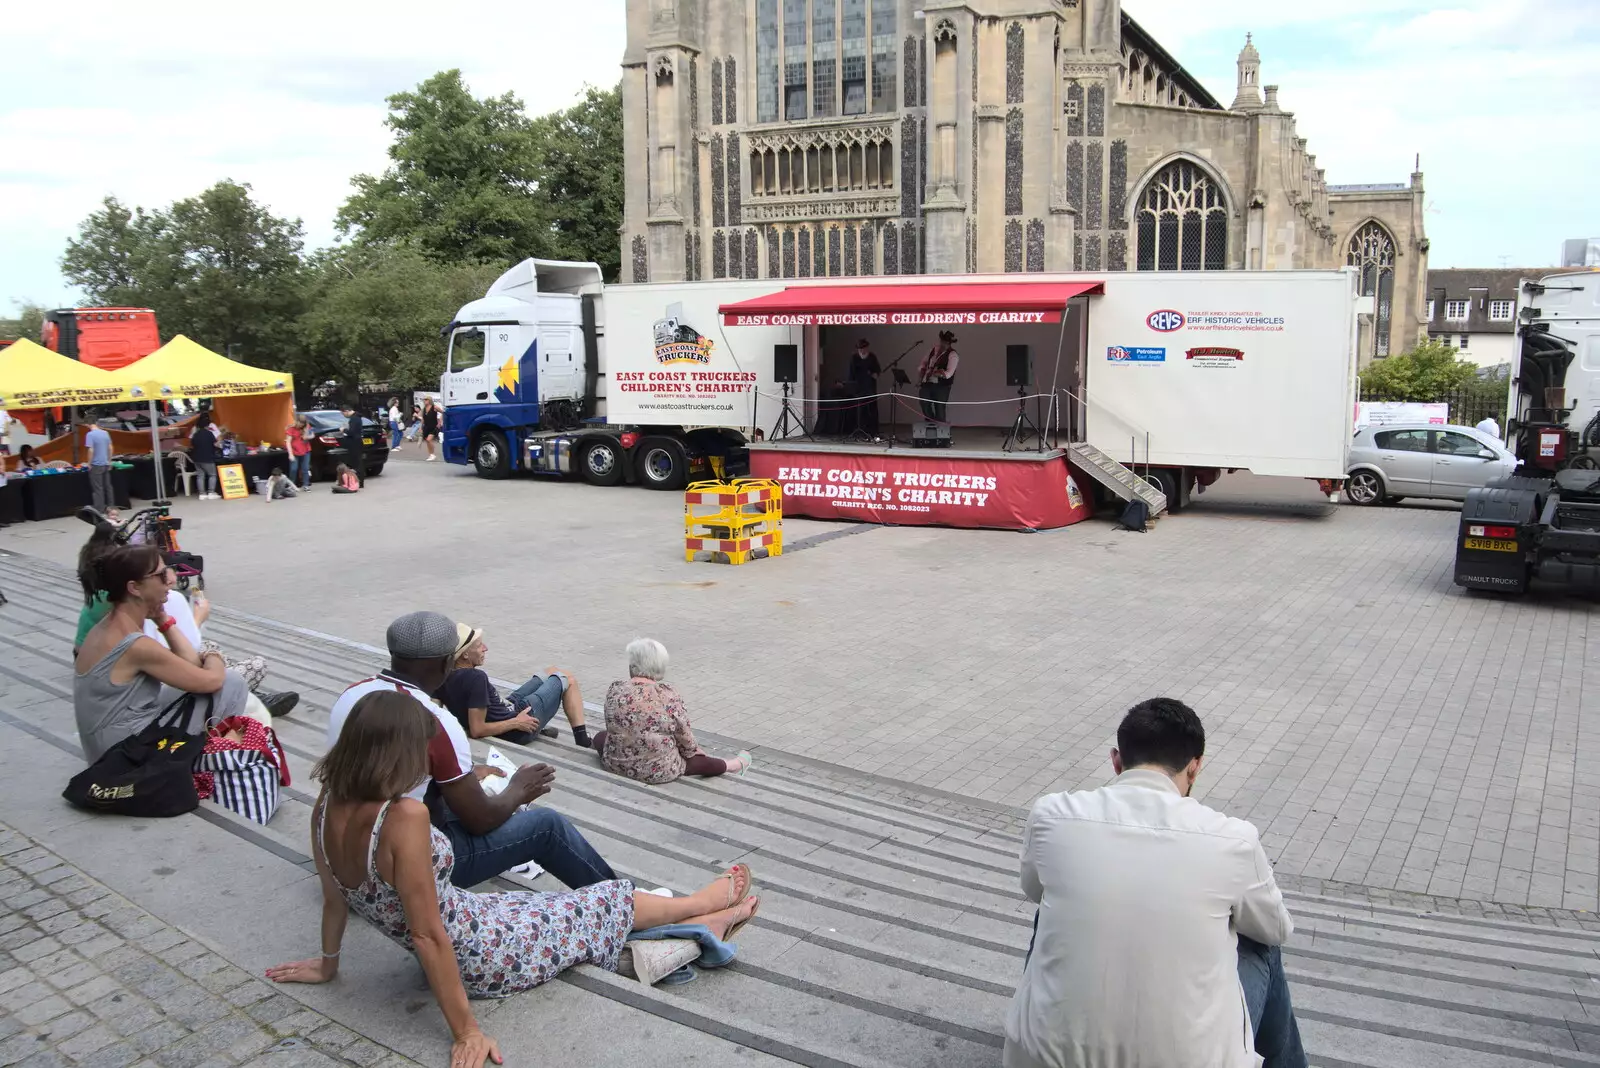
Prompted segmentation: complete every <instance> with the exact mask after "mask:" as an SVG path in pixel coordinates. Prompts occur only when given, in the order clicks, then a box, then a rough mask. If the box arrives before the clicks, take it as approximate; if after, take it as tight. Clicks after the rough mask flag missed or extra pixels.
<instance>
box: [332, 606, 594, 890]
mask: <svg viewBox="0 0 1600 1068" xmlns="http://www.w3.org/2000/svg"><path fill="white" fill-rule="evenodd" d="M386 637H387V644H388V646H389V667H388V668H387V669H385V670H384V671H380V672H379V673H378V674H377V675H375V676H373V677H372V678H368V679H362V680H361V681H360V682H358V683H356V684H355V685H354V686H351V687H350V688H349V689H348V690H346V691H345V692H344V693H343V694H342V695H341V696H340V697H339V700H337V701H335V702H334V705H333V709H332V711H330V712H329V714H328V745H329V746H330V747H331V746H332V745H333V743H334V742H335V741H337V740H338V738H339V732H340V731H341V730H343V729H344V721H345V720H346V719H347V718H348V717H349V715H350V711H351V709H353V708H355V705H356V702H357V701H359V700H361V698H363V697H365V696H366V695H367V694H369V693H375V692H377V691H380V690H399V691H400V692H402V693H408V694H410V695H411V696H412V697H414V698H416V699H417V700H418V701H420V702H421V703H422V705H423V707H425V708H426V709H427V710H428V711H429V712H432V713H433V717H434V719H436V720H438V722H439V727H440V729H439V731H438V732H437V733H435V734H434V736H433V739H432V741H430V742H429V743H428V775H429V777H428V779H426V780H425V781H424V782H422V783H419V784H418V785H417V788H416V789H415V790H414V791H413V792H412V793H411V794H409V795H407V796H411V797H415V798H417V799H418V800H421V801H424V802H426V803H427V805H428V812H429V814H430V816H431V817H432V819H433V824H434V826H435V827H438V828H439V830H441V831H443V832H444V833H445V834H446V835H448V836H449V838H450V844H451V846H452V847H453V848H454V850H455V854H456V866H455V872H454V874H453V875H452V877H451V881H452V882H454V883H455V884H456V885H457V886H461V887H469V886H476V885H478V884H479V883H481V882H484V881H486V880H488V879H492V878H494V877H495V876H496V875H499V874H501V873H502V872H506V871H509V870H510V869H512V868H516V867H520V866H521V865H523V864H527V863H530V862H532V863H534V864H538V865H539V866H540V867H542V868H544V870H545V871H547V872H549V873H550V874H551V875H553V876H555V877H556V878H557V879H559V880H561V882H563V883H565V884H566V885H567V886H569V887H572V888H573V889H577V888H578V887H580V886H589V885H590V884H592V883H600V882H606V881H608V880H611V879H615V878H616V877H617V876H616V873H615V872H613V871H612V870H611V866H610V865H609V864H607V863H606V862H605V861H604V860H602V859H601V858H600V854H598V853H596V852H595V850H594V847H593V846H591V845H590V844H589V843H588V842H587V841H586V840H585V839H584V837H583V835H582V834H581V833H579V831H578V829H577V828H576V827H574V826H573V825H572V822H571V821H570V820H568V819H567V818H566V817H565V816H563V815H561V813H559V812H556V811H554V810H553V809H550V808H545V807H542V806H541V807H537V808H527V809H524V808H523V807H522V806H523V805H526V804H528V803H529V802H531V801H533V800H535V799H536V798H539V797H542V796H544V795H545V794H547V793H549V792H550V784H551V782H552V781H553V780H554V779H555V774H556V773H555V769H553V768H551V767H550V765H548V764H525V765H523V766H522V767H520V768H518V769H517V772H516V774H514V775H512V776H511V781H510V782H509V783H508V784H507V785H506V788H505V789H504V790H503V791H501V792H500V793H498V794H494V795H491V794H487V793H485V792H484V789H483V786H482V784H481V780H482V779H483V778H484V777H485V776H487V775H497V774H499V772H497V771H495V770H493V769H491V768H488V767H482V766H480V767H476V768H475V767H474V766H473V763H472V747H471V745H470V743H469V742H468V741H467V735H466V732H465V731H463V730H462V729H461V724H460V723H459V722H457V720H456V718H455V717H454V716H453V715H451V714H450V712H449V711H448V710H447V709H445V707H444V706H443V705H441V704H439V703H438V702H437V701H436V700H434V698H433V696H432V695H433V694H434V693H436V692H437V691H438V689H439V687H440V685H441V684H442V683H443V682H444V679H445V676H446V675H447V674H448V673H449V672H450V668H451V666H452V665H453V664H454V662H455V657H456V644H457V638H456V625H455V623H454V621H452V620H451V619H450V618H449V617H447V616H443V615H440V614H439V613H438V612H412V613H410V614H409V615H404V616H401V617H400V618H399V619H397V620H395V621H394V622H393V623H391V624H389V631H388V634H387V636H386Z"/></svg>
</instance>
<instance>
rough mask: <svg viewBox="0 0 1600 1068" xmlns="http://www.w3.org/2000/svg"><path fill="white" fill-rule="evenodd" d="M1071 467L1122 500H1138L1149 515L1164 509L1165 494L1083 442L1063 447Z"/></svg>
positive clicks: (1165, 508) (1154, 514)
mask: <svg viewBox="0 0 1600 1068" xmlns="http://www.w3.org/2000/svg"><path fill="white" fill-rule="evenodd" d="M1067 456H1068V457H1070V458H1071V460H1072V464H1073V466H1075V467H1077V468H1078V469H1079V470H1080V471H1082V472H1083V473H1084V474H1086V475H1088V476H1089V477H1090V478H1092V479H1094V480H1095V481H1096V482H1098V483H1100V485H1102V486H1104V487H1105V488H1106V489H1108V490H1110V491H1111V492H1112V493H1114V494H1116V495H1117V496H1118V497H1119V498H1121V499H1122V500H1125V501H1132V500H1135V499H1137V500H1141V501H1143V502H1144V503H1145V504H1147V505H1149V506H1150V514H1151V515H1152V516H1157V515H1160V514H1161V513H1162V512H1165V511H1166V510H1167V495H1166V494H1165V493H1162V492H1161V491H1160V490H1158V489H1156V488H1155V487H1154V486H1152V485H1150V483H1148V482H1146V481H1145V480H1144V479H1142V478H1140V477H1139V476H1138V475H1136V474H1134V473H1133V472H1132V471H1131V470H1129V469H1128V468H1126V467H1124V466H1123V465H1122V464H1120V463H1118V462H1117V461H1116V460H1113V459H1112V458H1111V457H1110V456H1107V455H1106V454H1105V453H1103V452H1101V451H1100V450H1099V449H1097V448H1095V447H1094V446H1093V445H1090V444H1089V443H1088V442H1086V441H1074V442H1072V443H1071V444H1070V445H1068V446H1067Z"/></svg>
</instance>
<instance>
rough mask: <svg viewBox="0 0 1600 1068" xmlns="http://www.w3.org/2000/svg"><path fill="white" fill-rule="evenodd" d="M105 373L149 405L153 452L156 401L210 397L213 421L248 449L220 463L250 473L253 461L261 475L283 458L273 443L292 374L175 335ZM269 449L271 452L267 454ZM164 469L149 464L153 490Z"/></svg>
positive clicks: (290, 412)
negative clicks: (237, 465)
mask: <svg viewBox="0 0 1600 1068" xmlns="http://www.w3.org/2000/svg"><path fill="white" fill-rule="evenodd" d="M110 377H112V378H114V379H116V380H117V381H118V382H119V383H121V384H122V385H123V386H125V387H126V388H127V390H128V392H129V394H130V395H131V396H133V397H136V398H138V399H140V400H144V401H146V402H147V403H148V404H149V405H150V411H151V430H150V434H151V439H152V445H153V446H154V447H155V454H156V455H160V441H159V433H160V431H159V429H158V428H157V427H156V425H155V424H156V419H155V408H156V403H157V402H158V401H170V400H176V399H178V398H180V397H190V398H202V397H210V398H212V417H213V419H214V420H215V421H216V422H217V423H219V424H221V425H223V426H226V427H227V428H228V429H230V430H232V431H233V432H234V434H235V436H236V437H237V438H238V440H239V441H240V442H241V443H243V444H244V446H245V447H246V448H248V449H249V450H250V452H249V454H247V455H246V456H244V457H242V458H240V459H238V460H233V461H228V460H224V461H222V462H223V463H229V462H234V463H241V464H244V465H245V468H246V474H247V475H249V474H252V473H253V472H252V470H251V465H252V463H253V464H254V466H255V467H256V468H260V469H263V473H265V472H270V470H271V468H272V467H273V466H279V465H281V464H283V463H284V462H285V460H284V455H285V454H284V453H283V452H282V450H281V448H278V444H279V443H280V442H282V440H283V432H284V428H285V427H287V426H288V425H289V423H290V422H292V421H293V418H294V376H292V375H289V374H286V373H284V372H281V371H269V370H264V369H262V368H260V367H251V366H250V365H248V364H243V363H239V362H238V361H236V360H230V359H228V358H227V357H226V356H222V355H220V354H218V353H215V352H212V351H211V350H210V349H208V348H206V347H205V346H203V345H200V344H198V343H196V342H194V341H191V340H190V339H189V338H187V337H184V336H183V335H182V334H179V335H178V336H177V337H175V338H173V339H172V340H171V341H169V342H167V343H166V344H165V345H163V346H161V347H160V348H159V349H157V350H156V351H154V352H152V353H151V354H150V355H148V356H146V357H145V358H144V359H142V360H139V361H137V362H135V363H131V364H129V365H128V366H127V367H124V368H123V369H122V370H120V371H116V372H113V373H112V375H111V376H110ZM274 451H275V452H276V453H277V455H276V456H273V455H272V454H273V452H274ZM258 457H261V459H257V458H258ZM273 461H275V462H273ZM165 467H166V465H165V464H162V465H154V464H152V471H151V473H152V475H153V476H154V478H155V482H156V490H157V492H158V493H163V492H164V489H165V486H166V479H167V477H168V476H169V475H170V474H171V472H169V471H167V470H165Z"/></svg>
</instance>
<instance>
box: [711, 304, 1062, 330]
mask: <svg viewBox="0 0 1600 1068" xmlns="http://www.w3.org/2000/svg"><path fill="white" fill-rule="evenodd" d="M1060 321H1061V310H1060V309H1059V308H1057V309H1055V310H1045V311H987V312H974V311H959V312H958V311H916V312H913V311H906V312H880V311H863V312H781V313H777V314H771V315H724V316H723V317H722V322H723V325H725V326H993V325H999V324H1006V323H1059V322H1060Z"/></svg>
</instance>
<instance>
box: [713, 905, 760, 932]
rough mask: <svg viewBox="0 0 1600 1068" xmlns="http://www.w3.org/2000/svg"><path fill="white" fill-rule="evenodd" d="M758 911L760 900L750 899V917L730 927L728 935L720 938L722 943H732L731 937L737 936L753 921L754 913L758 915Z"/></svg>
mask: <svg viewBox="0 0 1600 1068" xmlns="http://www.w3.org/2000/svg"><path fill="white" fill-rule="evenodd" d="M760 911H761V899H760V898H759V897H753V898H750V915H748V916H746V917H745V918H744V919H742V920H740V921H739V922H738V923H736V924H734V925H733V926H732V927H730V928H728V933H727V934H725V935H723V936H722V941H724V942H732V941H733V936H734V935H736V934H738V933H739V932H740V931H741V930H742V929H743V928H744V925H745V924H747V923H749V922H750V921H751V920H753V919H755V918H756V913H758V912H760Z"/></svg>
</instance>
